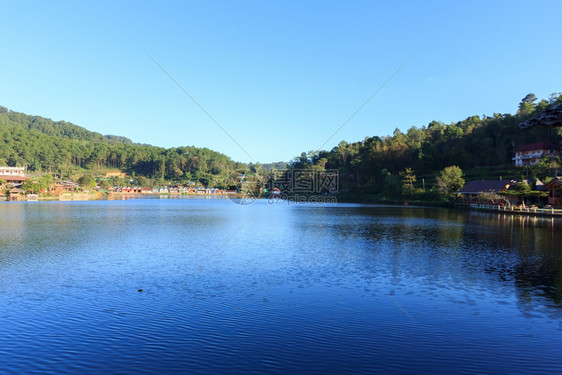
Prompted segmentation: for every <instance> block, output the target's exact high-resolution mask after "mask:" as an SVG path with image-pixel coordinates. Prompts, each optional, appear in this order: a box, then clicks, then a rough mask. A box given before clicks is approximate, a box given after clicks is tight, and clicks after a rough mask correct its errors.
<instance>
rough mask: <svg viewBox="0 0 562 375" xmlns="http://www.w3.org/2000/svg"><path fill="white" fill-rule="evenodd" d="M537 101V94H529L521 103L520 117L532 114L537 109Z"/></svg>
mask: <svg viewBox="0 0 562 375" xmlns="http://www.w3.org/2000/svg"><path fill="white" fill-rule="evenodd" d="M536 101H537V97H536V96H535V94H527V96H525V97H524V98H523V99H522V100H521V103H519V111H518V112H517V113H518V114H519V115H528V114H530V113H532V112H533V111H534V109H535V102H536Z"/></svg>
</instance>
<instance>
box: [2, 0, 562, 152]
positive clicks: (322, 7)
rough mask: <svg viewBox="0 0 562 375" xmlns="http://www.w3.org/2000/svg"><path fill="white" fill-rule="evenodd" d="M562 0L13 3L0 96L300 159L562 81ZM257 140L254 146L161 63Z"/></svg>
mask: <svg viewBox="0 0 562 375" xmlns="http://www.w3.org/2000/svg"><path fill="white" fill-rule="evenodd" d="M561 14H562V1H559V0H555V1H536V2H529V1H396V2H391V1H353V2H344V1H277V2H270V1H267V2H266V1H229V2H226V1H225V2H223V1H177V2H176V1H163V2H155V1H138V0H137V1H118V2H113V1H95V2H94V1H91V2H85V1H84V2H82V1H46V2H43V1H11V2H5V3H3V5H2V6H1V15H0V51H2V53H1V55H0V105H2V106H5V107H8V108H9V109H11V110H14V111H18V112H25V113H27V114H33V115H40V116H45V117H49V118H52V119H54V120H66V121H69V122H72V123H75V124H77V125H80V126H83V127H85V128H87V129H89V130H92V131H97V132H100V133H103V134H116V135H122V136H126V137H128V138H131V139H132V140H133V141H135V142H140V143H148V144H153V145H156V146H162V147H173V146H182V145H194V146H198V147H208V148H211V149H214V150H217V151H220V152H223V153H225V154H227V155H228V156H230V157H231V158H232V159H234V160H237V161H243V162H249V161H260V162H271V161H281V160H284V161H289V160H291V159H292V158H293V157H295V156H297V155H299V154H300V153H301V152H302V151H310V150H315V149H317V148H318V147H320V146H321V145H322V144H323V143H324V142H325V141H326V140H327V139H328V138H329V137H330V136H331V135H333V133H334V132H335V131H336V130H337V129H338V128H339V127H340V126H341V125H342V124H343V123H344V122H345V121H346V120H347V119H348V118H349V117H350V116H351V115H352V114H353V113H354V112H355V111H356V110H357V109H358V108H359V107H360V106H361V105H362V104H363V103H364V101H365V100H366V99H367V98H369V97H370V96H371V95H372V94H373V93H374V92H375V91H376V90H377V89H378V88H379V87H380V86H381V85H382V84H383V83H384V82H385V81H386V80H387V79H388V78H389V77H391V75H392V74H393V73H394V72H395V71H396V70H397V69H398V68H399V67H400V66H401V65H402V64H403V63H404V62H405V61H407V60H408V58H410V57H412V58H411V60H410V61H409V62H408V63H407V64H406V65H405V66H404V67H403V69H402V70H400V71H399V72H398V73H397V74H396V75H395V76H394V77H393V78H392V79H391V80H390V81H389V82H388V83H387V84H386V85H385V86H384V87H383V88H382V89H381V90H380V91H379V92H378V93H377V95H375V96H374V97H373V98H372V100H371V101H370V102H369V103H367V104H366V105H365V106H364V107H363V108H362V109H361V110H360V111H359V112H358V113H357V115H355V116H354V117H353V118H352V119H351V120H350V121H349V122H348V123H347V124H346V126H344V127H343V128H342V129H341V131H339V132H338V133H337V134H336V135H335V136H334V137H333V138H332V139H331V140H330V141H329V142H328V143H327V144H326V145H325V146H324V147H323V148H324V149H331V148H332V147H334V146H336V145H337V144H338V143H339V142H340V141H341V140H346V141H348V142H353V141H359V140H362V139H363V138H364V137H366V136H375V135H378V136H384V135H389V134H392V132H393V131H394V129H395V128H399V129H400V130H402V131H406V130H407V129H408V128H410V127H411V126H417V127H420V126H423V125H427V124H428V123H429V122H430V121H432V120H437V121H443V122H446V123H451V122H453V121H459V120H462V119H465V118H466V117H468V116H471V115H483V114H486V115H492V114H493V113H494V112H499V113H514V112H515V111H516V109H517V104H518V103H519V102H520V100H521V99H522V98H523V97H524V96H525V95H526V94H528V93H530V92H532V93H534V94H535V95H537V97H539V98H540V99H542V98H547V97H548V95H550V94H551V93H553V92H558V91H562V82H561V76H560V66H562V64H561V63H562V45H561V44H562V43H561V42H560V38H559V33H560V32H559V30H558V29H559V23H560V20H559V18H560V15H561ZM150 56H152V57H153V58H154V59H155V60H156V61H158V63H159V64H161V65H162V66H163V67H164V68H165V69H166V71H167V72H168V73H169V74H170V75H171V76H172V77H173V78H174V79H175V80H176V81H177V82H179V83H180V84H181V85H182V86H183V88H184V89H185V90H186V91H187V92H188V93H189V94H190V95H192V96H193V97H194V98H195V99H196V100H197V102H198V103H199V104H200V105H201V106H202V107H203V108H204V109H205V110H206V111H207V112H208V113H209V114H210V115H211V116H212V117H213V118H214V119H215V120H216V121H217V122H218V123H219V124H220V125H221V126H222V127H223V128H224V129H225V130H226V131H227V132H228V133H229V134H230V135H231V136H232V137H233V138H234V139H235V140H236V141H237V142H238V143H239V144H240V145H241V146H242V147H243V148H244V150H246V152H247V153H248V154H249V155H250V156H251V158H250V157H249V156H248V155H246V153H245V152H244V151H242V150H241V149H240V148H239V147H238V146H237V145H236V144H235V143H234V142H233V141H232V140H231V139H230V138H229V137H228V136H227V135H225V134H224V133H223V132H222V130H221V129H220V128H219V127H218V126H217V125H216V124H215V123H213V121H212V120H211V119H210V118H209V117H208V116H207V115H206V114H205V113H204V112H203V111H202V110H201V109H200V108H199V107H198V106H197V105H196V104H194V103H193V102H192V101H191V100H190V98H189V97H187V95H185V94H184V93H183V92H182V91H181V90H180V89H179V88H178V87H177V86H176V85H175V84H174V82H173V81H172V80H171V79H170V78H168V77H167V76H166V75H165V74H164V72H162V70H160V68H159V67H158V66H157V65H156V64H155V63H154V62H153V61H152V60H151V58H150Z"/></svg>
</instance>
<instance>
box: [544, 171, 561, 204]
mask: <svg viewBox="0 0 562 375" xmlns="http://www.w3.org/2000/svg"><path fill="white" fill-rule="evenodd" d="M544 187H545V188H546V189H547V190H548V204H550V205H551V206H552V207H562V177H555V178H554V179H553V180H551V181H549V182H548V183H547V184H546V185H544Z"/></svg>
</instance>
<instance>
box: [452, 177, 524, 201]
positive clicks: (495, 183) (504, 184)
mask: <svg viewBox="0 0 562 375" xmlns="http://www.w3.org/2000/svg"><path fill="white" fill-rule="evenodd" d="M512 185H515V181H513V180H476V181H470V182H469V183H467V184H466V185H464V186H463V187H462V189H460V190H459V191H458V193H459V194H462V195H463V198H464V200H466V201H472V200H473V199H474V198H476V197H477V196H478V194H481V193H499V192H502V191H505V190H507V189H509V188H510V187H511V186H512Z"/></svg>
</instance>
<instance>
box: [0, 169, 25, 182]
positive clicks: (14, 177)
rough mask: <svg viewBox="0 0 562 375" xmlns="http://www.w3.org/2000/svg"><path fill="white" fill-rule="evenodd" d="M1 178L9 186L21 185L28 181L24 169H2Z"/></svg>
mask: <svg viewBox="0 0 562 375" xmlns="http://www.w3.org/2000/svg"><path fill="white" fill-rule="evenodd" d="M0 178H1V179H3V180H6V183H8V184H21V183H22V182H23V181H25V180H26V179H27V177H25V168H24V167H0Z"/></svg>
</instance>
